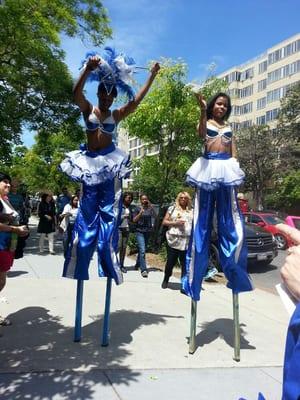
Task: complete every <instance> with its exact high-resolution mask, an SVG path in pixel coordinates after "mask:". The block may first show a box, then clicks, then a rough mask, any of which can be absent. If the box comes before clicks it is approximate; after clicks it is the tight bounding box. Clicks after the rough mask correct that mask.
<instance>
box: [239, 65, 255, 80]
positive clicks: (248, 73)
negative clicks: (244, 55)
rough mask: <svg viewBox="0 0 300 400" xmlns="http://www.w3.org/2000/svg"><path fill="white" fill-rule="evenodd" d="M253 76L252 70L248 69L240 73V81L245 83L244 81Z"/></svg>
mask: <svg viewBox="0 0 300 400" xmlns="http://www.w3.org/2000/svg"><path fill="white" fill-rule="evenodd" d="M253 76H254V69H253V68H248V69H246V70H245V71H243V72H241V78H240V80H241V81H245V80H246V79H249V78H253Z"/></svg>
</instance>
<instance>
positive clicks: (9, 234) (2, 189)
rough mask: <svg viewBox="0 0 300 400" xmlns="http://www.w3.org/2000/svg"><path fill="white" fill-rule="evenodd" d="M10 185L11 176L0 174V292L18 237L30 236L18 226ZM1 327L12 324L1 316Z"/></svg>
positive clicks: (23, 227)
mask: <svg viewBox="0 0 300 400" xmlns="http://www.w3.org/2000/svg"><path fill="white" fill-rule="evenodd" d="M10 183H11V179H10V176H9V175H7V174H4V173H2V172H0V292H1V290H2V289H3V288H4V286H5V284H6V274H7V271H9V270H10V268H11V266H12V264H13V261H14V256H15V249H16V246H17V237H24V236H28V229H27V227H26V226H25V225H23V226H17V225H18V219H19V215H18V213H17V212H16V210H15V209H14V207H13V206H12V205H11V204H10V202H9V200H8V193H9V190H10ZM16 235H17V236H16ZM0 325H2V326H8V325H11V322H10V320H9V319H8V318H4V317H1V316H0Z"/></svg>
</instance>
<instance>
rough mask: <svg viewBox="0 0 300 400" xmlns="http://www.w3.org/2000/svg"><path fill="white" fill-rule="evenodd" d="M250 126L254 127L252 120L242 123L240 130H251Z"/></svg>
mask: <svg viewBox="0 0 300 400" xmlns="http://www.w3.org/2000/svg"><path fill="white" fill-rule="evenodd" d="M250 126H252V121H251V120H248V121H243V122H241V123H240V129H245V128H249V127H250Z"/></svg>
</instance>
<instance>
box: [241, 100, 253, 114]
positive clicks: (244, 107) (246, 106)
mask: <svg viewBox="0 0 300 400" xmlns="http://www.w3.org/2000/svg"><path fill="white" fill-rule="evenodd" d="M251 111H252V102H251V103H247V104H243V105H242V106H241V115H243V114H248V113H250V112H251Z"/></svg>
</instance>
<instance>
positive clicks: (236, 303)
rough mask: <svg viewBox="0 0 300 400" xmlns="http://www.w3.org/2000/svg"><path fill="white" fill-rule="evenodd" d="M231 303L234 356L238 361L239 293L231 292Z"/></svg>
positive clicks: (239, 341) (239, 344) (239, 343)
mask: <svg viewBox="0 0 300 400" xmlns="http://www.w3.org/2000/svg"><path fill="white" fill-rule="evenodd" d="M232 304H233V326H234V357H233V359H234V360H235V361H240V347H241V340H240V322H239V295H238V294H237V293H232Z"/></svg>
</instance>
